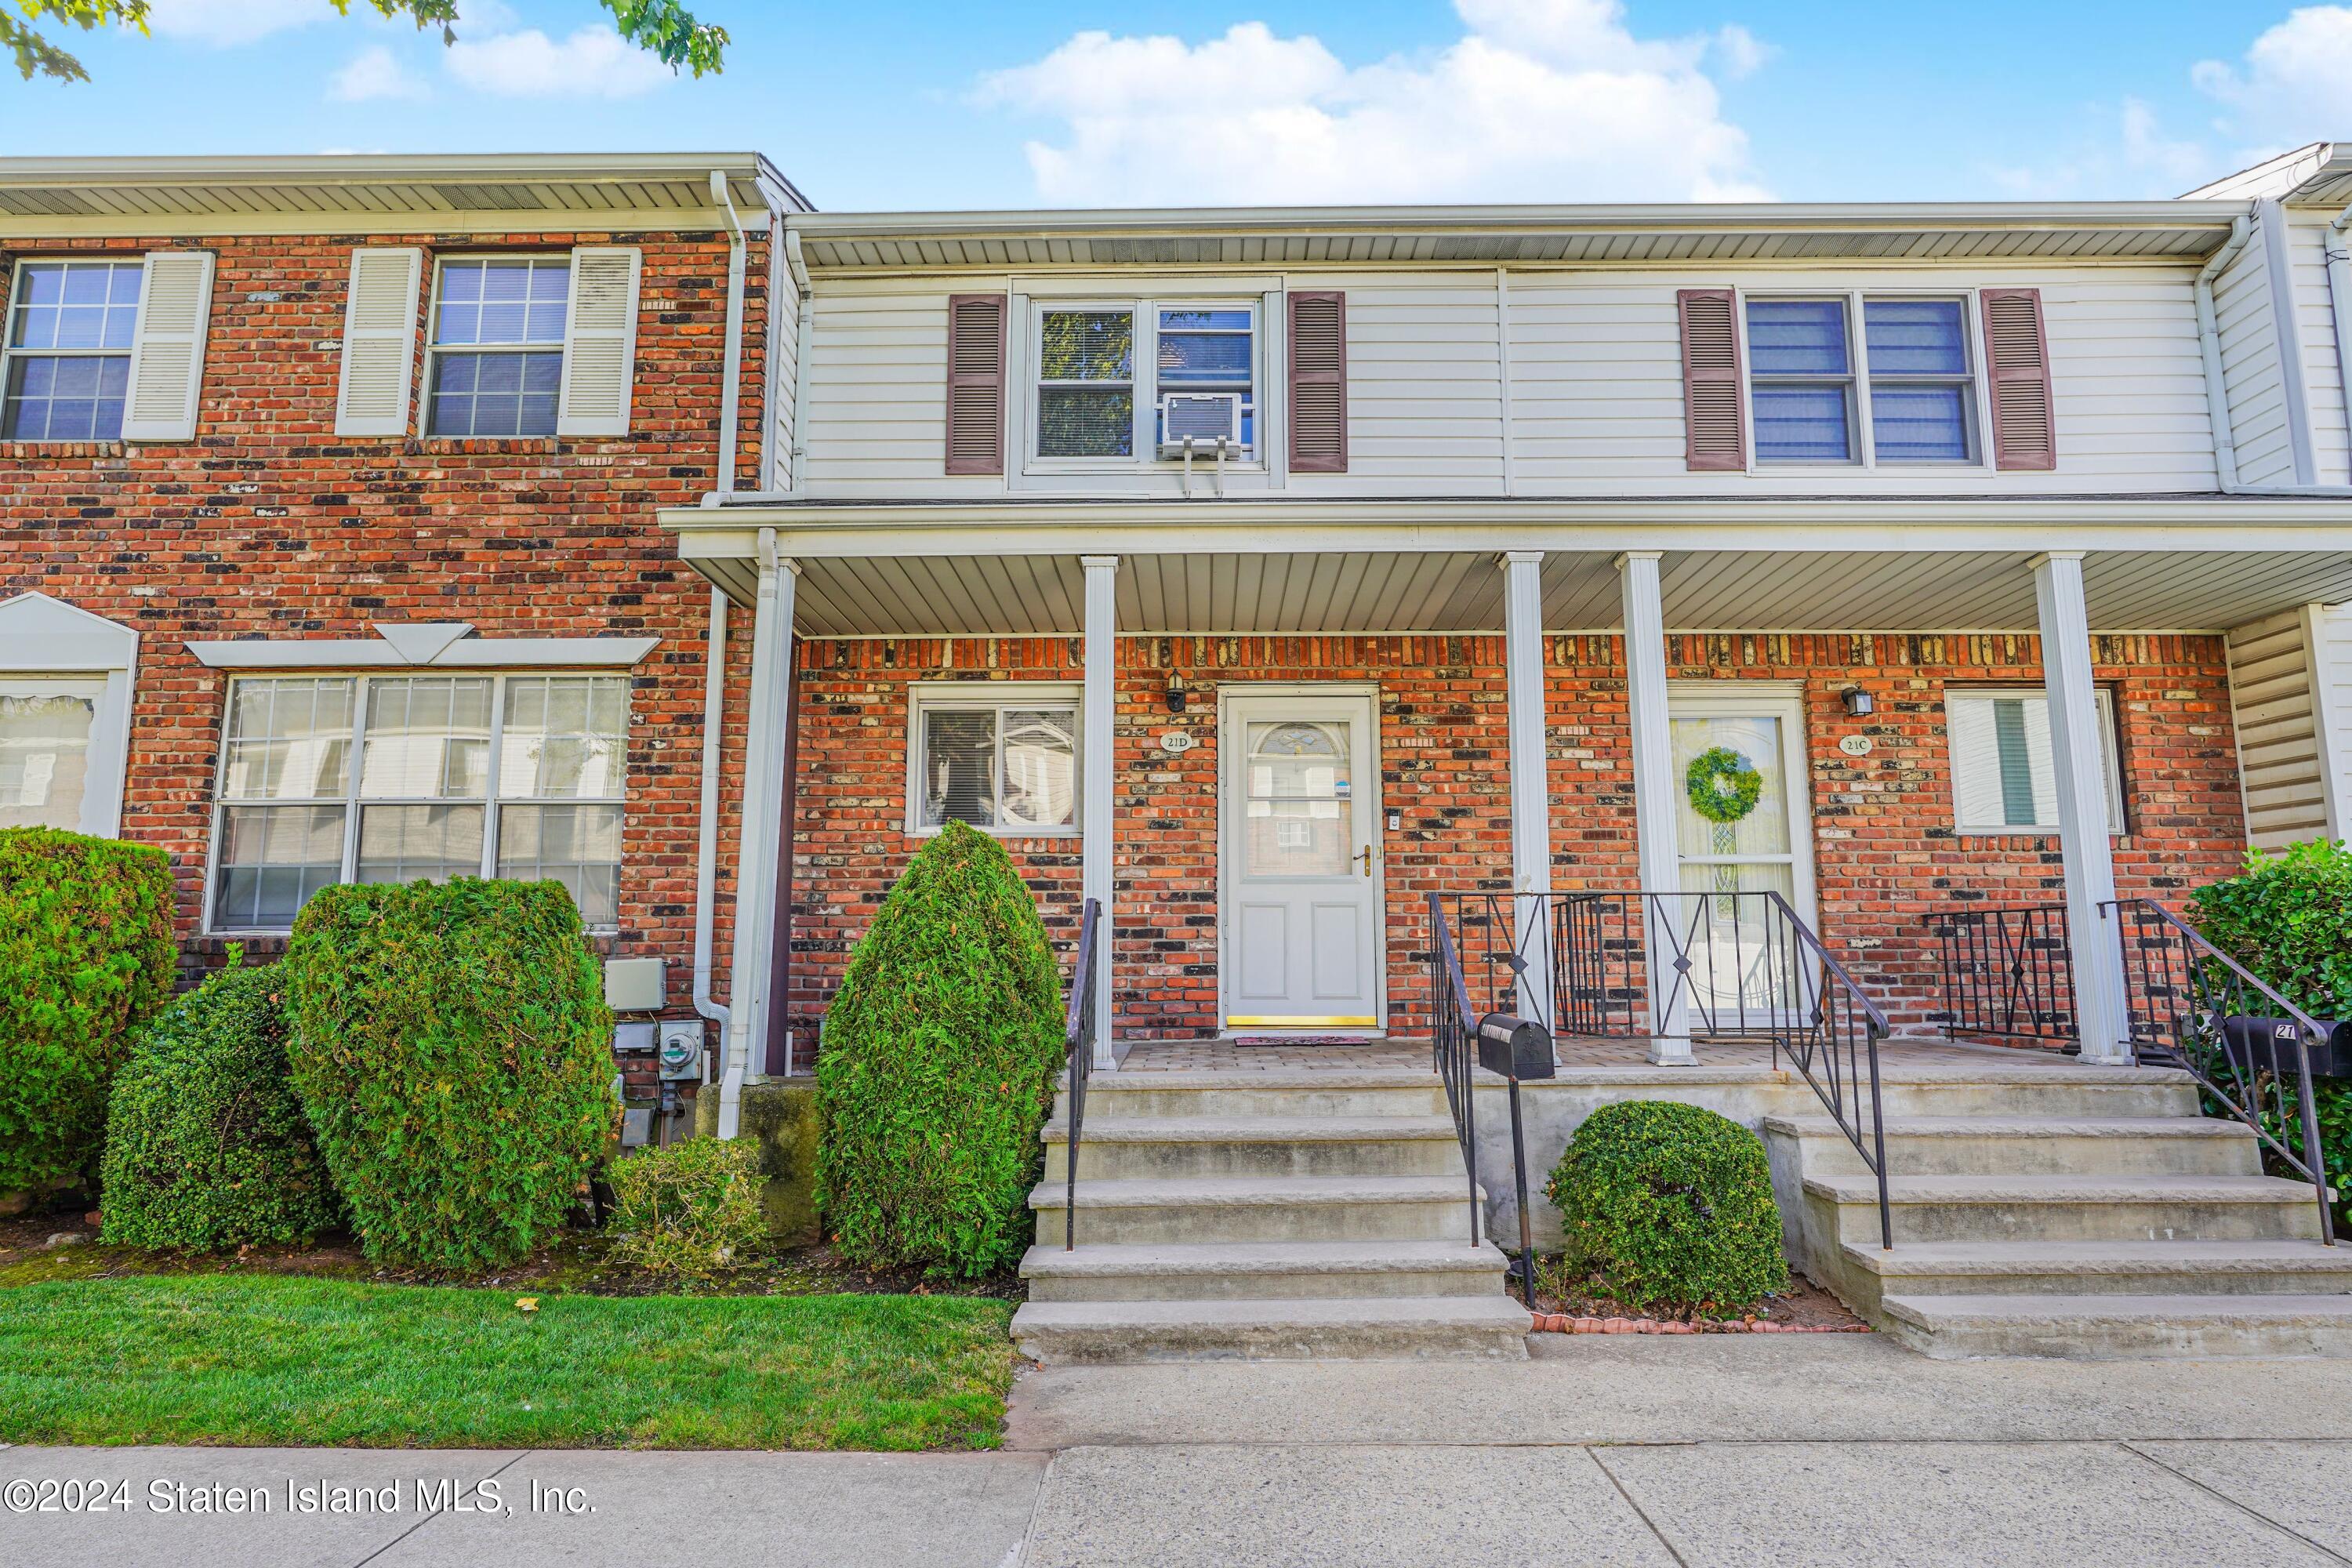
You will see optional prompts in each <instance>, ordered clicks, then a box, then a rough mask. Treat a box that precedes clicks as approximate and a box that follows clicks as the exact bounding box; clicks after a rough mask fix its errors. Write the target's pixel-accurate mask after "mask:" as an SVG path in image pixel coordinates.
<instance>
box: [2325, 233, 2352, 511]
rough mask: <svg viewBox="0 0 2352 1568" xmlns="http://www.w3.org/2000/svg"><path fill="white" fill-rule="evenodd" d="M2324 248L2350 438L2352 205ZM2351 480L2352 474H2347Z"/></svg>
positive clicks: (2337, 358) (2329, 298)
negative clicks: (2325, 248)
mask: <svg viewBox="0 0 2352 1568" xmlns="http://www.w3.org/2000/svg"><path fill="white" fill-rule="evenodd" d="M2322 238H2323V239H2324V240H2325V241H2326V247H2327V308H2328V313H2329V314H2330V315H2332V316H2334V317H2335V318H2336V379H2337V380H2338V381H2340V382H2341V383H2342V384H2343V386H2344V419H2345V425H2346V435H2347V437H2352V206H2347V207H2346V208H2345V209H2344V210H2343V211H2342V212H2340V213H2337V214H2336V221H2335V222H2334V223H2331V224H2329V225H2328V226H2327V232H2326V234H2325V235H2323V236H2322ZM2345 477H2346V479H2352V472H2347V474H2346V476H2345Z"/></svg>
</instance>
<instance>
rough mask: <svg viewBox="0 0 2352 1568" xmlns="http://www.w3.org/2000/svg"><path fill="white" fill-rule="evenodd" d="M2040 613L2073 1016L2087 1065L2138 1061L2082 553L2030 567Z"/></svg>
mask: <svg viewBox="0 0 2352 1568" xmlns="http://www.w3.org/2000/svg"><path fill="white" fill-rule="evenodd" d="M2033 597H2034V602H2035V604H2036V605H2037V606H2038V607H2039V609H2040V612H2041V633H2042V681H2043V684H2044V685H2045V687H2046V688H2047V689H2048V691H2049V693H2050V766H2051V771H2052V773H2053V774H2054V775H2055V776H2054V779H2053V782H2054V783H2055V784H2056V785H2057V789H2058V841H2059V845H2060V847H2061V848H2062V850H2063V854H2064V857H2065V862H2066V925H2067V931H2068V937H2069V943H2070V945H2071V946H2072V947H2073V949H2074V1011H2075V1017H2076V1021H2077V1026H2078V1028H2079V1029H2080V1032H2081V1034H2082V1038H2083V1059H2084V1061H2086V1062H2128V1061H2130V1060H2131V1045H2130V1041H2129V1027H2128V1025H2127V1023H2126V1019H2125V1016H2124V968H2123V948H2122V944H2121V942H2120V941H2119V940H2118V937H2117V926H2116V921H2115V920H2114V919H2112V918H2111V917H2110V915H2109V914H2108V912H2107V911H2106V910H2102V909H2101V908H2100V907H2099V906H2100V905H2101V904H2103V903H2106V902H2110V901H2112V900H2114V898H2115V896H2116V867H2115V859H2114V856H2113V854H2112V852H2111V848H2110V845H2109V842H2108V838H2107V781H2106V771H2105V753H2104V751H2103V749H2102V748H2101V745H2100V742H2099V704H2098V697H2097V689H2096V687H2095V685H2094V684H2093V683H2092V679H2091V622H2090V615H2089V612H2088V611H2087V610H2085V609H2084V605H2083V552H2081V551H2079V550H2068V551H2053V552H2051V553H2049V554H2047V555H2042V556H2037V557H2035V559H2034V562H2033Z"/></svg>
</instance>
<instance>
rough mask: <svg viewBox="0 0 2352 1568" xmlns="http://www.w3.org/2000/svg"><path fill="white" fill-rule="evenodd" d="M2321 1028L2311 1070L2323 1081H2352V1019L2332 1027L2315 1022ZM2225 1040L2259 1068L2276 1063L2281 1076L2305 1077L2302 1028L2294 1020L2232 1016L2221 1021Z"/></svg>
mask: <svg viewBox="0 0 2352 1568" xmlns="http://www.w3.org/2000/svg"><path fill="white" fill-rule="evenodd" d="M2315 1022H2316V1023H2317V1024H2318V1025H2319V1039H2318V1040H2317V1042H2316V1043H2315V1045H2314V1047H2313V1049H2312V1052H2311V1056H2312V1067H2313V1069H2314V1071H2315V1073H2316V1075H2317V1076H2318V1077H2320V1078H2352V1018H2346V1019H2339V1020H2337V1021H2336V1022H2335V1023H2332V1024H2331V1023H2329V1022H2328V1021H2327V1020H2326V1019H2325V1018H2321V1019H2316V1020H2315ZM2221 1034H2222V1037H2224V1038H2225V1039H2227V1040H2228V1041H2229V1043H2230V1047H2231V1050H2232V1051H2233V1052H2236V1053H2238V1054H2239V1055H2240V1056H2241V1057H2242V1058H2245V1059H2246V1060H2248V1061H2249V1062H2250V1063H2251V1064H2252V1066H2254V1067H2256V1068H2265V1067H2269V1066H2271V1065H2273V1060H2275V1062H2276V1065H2277V1068H2278V1070H2279V1072H2281V1073H2282V1074H2284V1075H2287V1076H2289V1077H2295V1078H2300V1077H2301V1076H2302V1075H2303V1047H2302V1046H2301V1044H2300V1043H2299V1042H2300V1041H2301V1039H2302V1037H2303V1026H2301V1025H2299V1024H2297V1023H2296V1022H2295V1021H2294V1019H2293V1018H2263V1017H2255V1016H2251V1015H2248V1014H2243V1013H2232V1014H2230V1015H2229V1016H2226V1017H2224V1018H2223V1019H2222V1020H2221Z"/></svg>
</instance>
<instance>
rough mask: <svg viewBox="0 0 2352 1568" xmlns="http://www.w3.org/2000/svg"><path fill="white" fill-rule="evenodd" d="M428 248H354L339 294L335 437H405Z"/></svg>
mask: <svg viewBox="0 0 2352 1568" xmlns="http://www.w3.org/2000/svg"><path fill="white" fill-rule="evenodd" d="M424 278H425V252H424V251H422V250H420V249H418V248H416V247H415V246H397V245H386V246H362V247H360V248H359V249H356V250H354V251H352V281H351V287H350V289H349V291H348V292H347V293H346V294H345V295H344V297H343V366H342V378H341V381H340V382H338V383H337V384H336V387H335V434H336V435H338V436H405V435H407V434H408V394H409V388H410V384H411V382H412V380H413V379H414V377H415V368H416V295H417V290H418V289H420V288H421V287H422V286H423V282H424Z"/></svg>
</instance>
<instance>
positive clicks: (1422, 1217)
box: [1036, 1184, 1470, 1247]
mask: <svg viewBox="0 0 2352 1568" xmlns="http://www.w3.org/2000/svg"><path fill="white" fill-rule="evenodd" d="M1036 1212H1037V1240H1038V1242H1039V1244H1040V1245H1044V1246H1052V1247H1059V1246H1060V1245H1061V1244H1062V1220H1063V1212H1064V1211H1063V1210H1062V1209H1061V1208H1060V1207H1059V1206H1058V1205H1056V1206H1055V1207H1051V1208H1041V1209H1039V1210H1037V1211H1036ZM1077 1232H1078V1245H1079V1246H1081V1247H1085V1246H1088V1245H1092V1244H1105V1245H1112V1246H1129V1245H1145V1244H1153V1243H1184V1242H1214V1241H1459V1242H1461V1243H1463V1244H1464V1246H1465V1247H1467V1246H1468V1244H1469V1241H1470V1203H1469V1193H1468V1190H1467V1186H1466V1184H1465V1190H1464V1193H1463V1195H1462V1197H1461V1198H1459V1199H1457V1200H1454V1201H1452V1202H1439V1201H1435V1200H1432V1201H1429V1202H1421V1203H1392V1204H1376V1203H1349V1204H1228V1205H1218V1204H1184V1205H1166V1206H1158V1205H1119V1206H1117V1207H1109V1206H1089V1205H1087V1202H1086V1201H1085V1199H1084V1198H1083V1197H1081V1198H1080V1199H1079V1202H1078V1225H1077Z"/></svg>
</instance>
